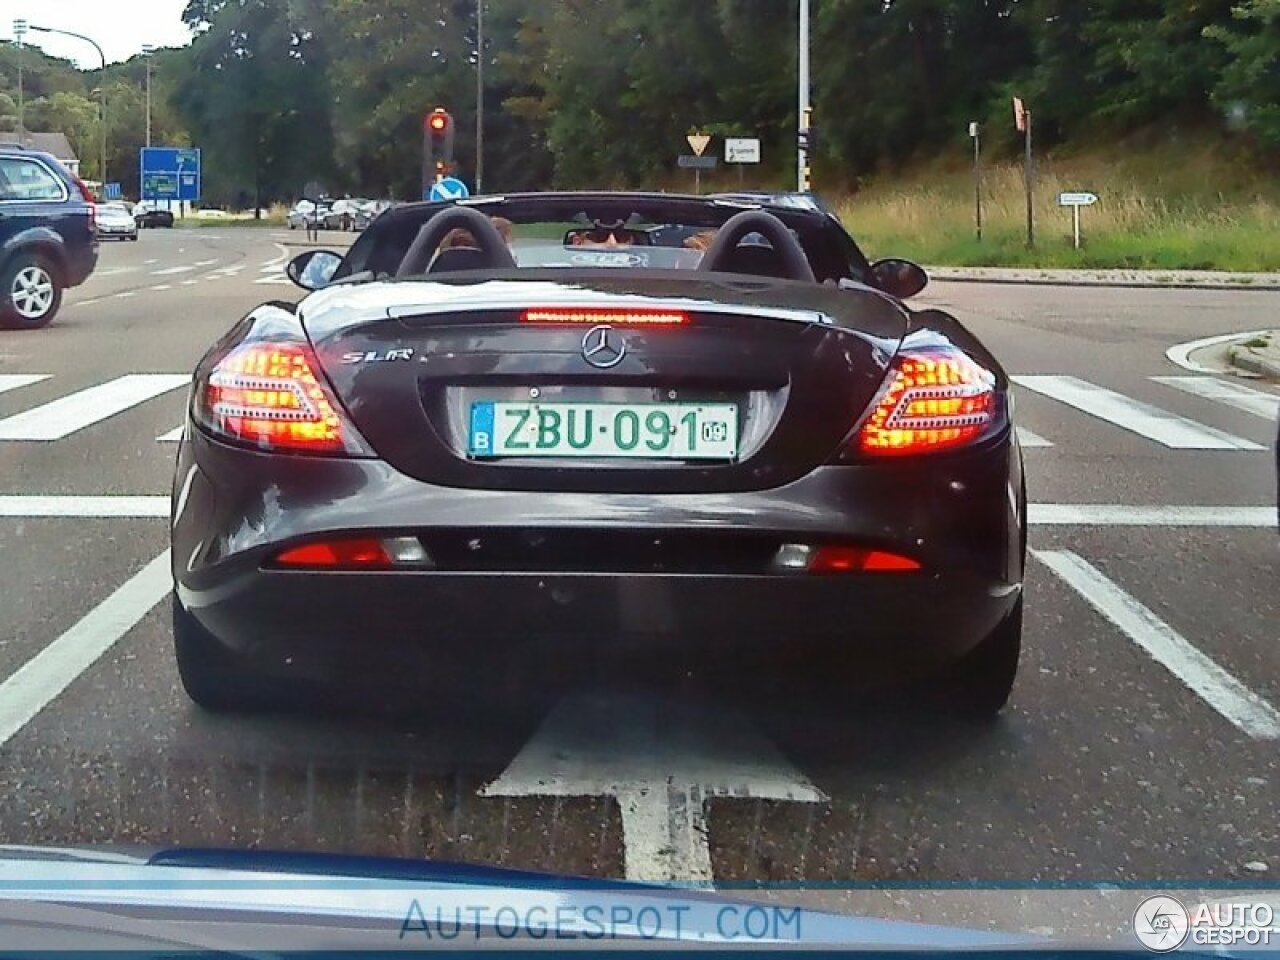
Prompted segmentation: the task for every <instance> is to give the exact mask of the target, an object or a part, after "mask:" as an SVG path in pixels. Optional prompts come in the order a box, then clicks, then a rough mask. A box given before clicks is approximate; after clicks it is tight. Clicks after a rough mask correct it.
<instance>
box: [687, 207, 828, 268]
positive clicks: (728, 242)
mask: <svg viewBox="0 0 1280 960" xmlns="http://www.w3.org/2000/svg"><path fill="white" fill-rule="evenodd" d="M753 233H758V234H760V235H761V236H762V237H763V238H764V239H765V240H767V241H768V242H769V247H770V249H771V252H772V253H773V254H774V255H775V256H776V258H777V260H776V266H774V267H773V268H772V270H775V271H778V272H770V273H767V274H765V276H771V277H780V278H782V279H785V280H801V281H807V282H808V283H815V282H817V281H816V279H815V277H814V275H813V268H812V267H811V266H809V258H808V257H806V256H805V253H804V248H802V247H801V246H800V241H798V240H797V239H796V238H795V235H794V234H793V233H792V232H791V231H790V230H789V229H787V225H786V224H785V223H783V222H782V221H781V220H779V219H778V218H777V217H775V216H774V215H773V214H771V213H767V212H765V211H764V210H744V211H743V212H742V213H739V214H736V215H734V216H732V217H730V218H729V219H728V220H726V221H725V223H724V226H722V227H721V228H720V229H719V231H717V232H716V238H715V239H714V240H713V241H711V246H710V247H709V248H708V249H707V253H706V256H704V257H703V258H702V262H701V263H699V264H698V269H699V270H701V271H706V272H728V273H743V272H747V271H743V270H741V269H735V264H736V263H737V262H738V260H737V257H738V256H739V249H740V244H741V243H742V241H743V240H744V239H746V237H747V236H748V235H749V234H753ZM743 249H748V248H743ZM749 249H752V250H753V252H752V253H751V254H747V255H746V256H748V257H756V254H755V253H754V249H755V248H749ZM744 262H750V261H744ZM755 263H756V264H758V265H763V264H764V263H765V261H764V260H763V259H756V260H755Z"/></svg>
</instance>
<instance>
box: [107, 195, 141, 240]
mask: <svg viewBox="0 0 1280 960" xmlns="http://www.w3.org/2000/svg"><path fill="white" fill-rule="evenodd" d="M98 238H99V239H100V240H107V239H116V240H137V239H138V224H137V221H135V220H134V219H133V211H132V210H130V209H129V205H128V204H126V203H104V204H102V205H100V206H99V207H98Z"/></svg>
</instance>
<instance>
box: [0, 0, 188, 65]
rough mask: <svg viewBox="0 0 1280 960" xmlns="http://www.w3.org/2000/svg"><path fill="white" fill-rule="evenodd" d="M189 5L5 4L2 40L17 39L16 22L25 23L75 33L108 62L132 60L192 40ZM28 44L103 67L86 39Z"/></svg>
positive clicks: (33, 38)
mask: <svg viewBox="0 0 1280 960" xmlns="http://www.w3.org/2000/svg"><path fill="white" fill-rule="evenodd" d="M186 5H187V2H186V0H0V37H3V38H4V39H6V40H10V39H12V38H13V21H14V19H15V18H25V19H26V20H27V22H28V23H32V24H36V25H37V26H41V27H55V28H58V29H61V30H74V31H75V32H76V33H82V34H84V35H85V36H88V37H92V38H93V39H94V40H95V41H97V43H98V45H99V46H101V47H102V49H103V52H104V53H106V55H107V62H108V63H115V62H116V61H119V60H128V59H129V58H130V57H131V56H133V55H134V54H136V53H139V52H140V51H141V50H142V45H143V44H144V43H149V44H151V45H152V46H156V47H177V46H184V45H185V44H186V43H187V42H188V41H189V40H190V36H189V35H188V33H187V28H186V25H185V24H183V22H182V11H183V9H184V8H185V7H186ZM26 42H27V43H28V44H30V45H32V46H38V47H40V48H41V49H42V50H44V51H45V52H46V53H48V54H50V55H51V56H55V57H66V58H67V59H68V60H72V61H74V62H75V63H77V64H79V65H80V66H81V67H87V68H92V67H96V66H98V63H99V60H98V54H97V53H96V52H95V51H94V49H93V47H91V46H89V45H88V44H87V43H84V42H83V41H81V40H75V39H73V38H71V37H60V36H58V35H57V34H39V33H28V34H27V38H26Z"/></svg>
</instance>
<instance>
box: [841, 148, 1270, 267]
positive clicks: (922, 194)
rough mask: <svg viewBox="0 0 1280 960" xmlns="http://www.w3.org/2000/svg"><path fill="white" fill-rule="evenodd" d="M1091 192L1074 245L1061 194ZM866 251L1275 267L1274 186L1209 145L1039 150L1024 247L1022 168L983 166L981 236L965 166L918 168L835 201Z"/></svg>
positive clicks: (921, 256) (938, 260) (994, 261)
mask: <svg viewBox="0 0 1280 960" xmlns="http://www.w3.org/2000/svg"><path fill="white" fill-rule="evenodd" d="M1078 190H1088V191H1091V192H1093V193H1096V194H1097V195H1098V197H1099V202H1098V203H1097V204H1096V205H1094V206H1092V207H1086V208H1083V209H1082V211H1081V224H1082V234H1083V241H1084V242H1083V247H1082V248H1081V249H1079V250H1076V249H1074V248H1073V245H1072V236H1071V211H1070V209H1068V208H1061V207H1059V206H1058V204H1057V197H1058V194H1059V193H1060V192H1065V191H1078ZM837 206H838V207H839V209H840V212H841V216H842V218H843V219H844V222H845V223H846V225H848V226H849V228H850V230H851V231H852V232H853V234H854V235H855V236H856V237H857V238H858V241H859V243H860V244H861V245H862V246H863V248H864V249H865V250H867V251H868V253H869V254H870V255H872V256H875V257H881V256H890V255H893V256H904V257H908V258H910V259H913V260H917V261H919V262H921V263H926V264H931V265H940V266H942V265H946V266H972V267H980V266H1010V267H1068V268H1078V269H1146V270H1235V271H1275V270H1280V187H1277V186H1276V184H1275V182H1274V178H1272V179H1271V180H1268V179H1267V177H1266V176H1265V175H1264V174H1263V173H1261V172H1259V171H1255V172H1253V173H1250V172H1249V171H1248V170H1247V169H1242V165H1241V164H1240V163H1238V162H1236V161H1235V158H1229V157H1227V156H1225V155H1223V153H1222V152H1221V151H1220V150H1219V149H1217V148H1215V147H1212V146H1207V147H1203V148H1201V149H1200V150H1199V151H1196V150H1189V149H1185V148H1178V149H1176V150H1175V149H1172V148H1161V149H1156V150H1152V149H1147V150H1143V151H1133V152H1129V153H1127V154H1126V153H1125V152H1124V151H1122V150H1118V149H1117V150H1116V151H1114V153H1113V154H1103V153H1079V154H1075V155H1072V156H1065V157H1052V158H1046V159H1042V160H1041V161H1040V163H1039V170H1038V176H1037V189H1036V194H1035V204H1034V210H1035V219H1036V245H1035V248H1034V249H1028V247H1027V245H1026V199H1025V193H1024V190H1023V184H1022V171H1021V167H1020V166H1019V165H1003V166H998V167H994V168H991V169H988V170H987V171H986V172H985V175H984V180H983V215H984V230H983V239H982V241H981V242H979V241H978V240H977V238H976V236H975V230H974V189H973V178H972V173H971V171H966V170H964V169H940V168H938V167H936V166H935V167H934V168H933V169H924V170H919V171H917V172H915V173H914V174H911V175H909V176H905V177H896V178H891V179H890V178H884V179H880V180H877V181H875V182H873V183H872V184H870V185H869V186H868V187H866V188H864V189H863V190H861V191H860V192H858V193H857V194H855V195H854V196H851V197H845V198H841V199H839V200H838V202H837Z"/></svg>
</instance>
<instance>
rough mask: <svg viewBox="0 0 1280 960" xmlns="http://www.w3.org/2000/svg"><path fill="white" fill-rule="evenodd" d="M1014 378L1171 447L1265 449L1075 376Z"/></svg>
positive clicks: (1024, 385)
mask: <svg viewBox="0 0 1280 960" xmlns="http://www.w3.org/2000/svg"><path fill="white" fill-rule="evenodd" d="M1013 381H1014V383H1016V384H1018V385H1019V386H1020V387H1023V388H1025V389H1027V390H1034V391H1035V392H1036V393H1039V394H1043V395H1044V396H1046V397H1049V398H1051V399H1053V400H1057V401H1058V402H1060V403H1065V404H1066V405H1067V406H1069V407H1074V408H1075V409H1077V410H1080V411H1081V412H1083V413H1087V414H1089V415H1090V416H1094V417H1097V418H1098V419H1099V420H1105V421H1107V422H1108V423H1113V424H1115V425H1116V426H1117V427H1121V428H1123V429H1125V430H1129V431H1131V432H1133V433H1136V434H1138V435H1139V436H1143V437H1146V438H1147V439H1149V440H1154V441H1155V442H1156V443H1160V444H1163V445H1164V446H1166V447H1170V448H1171V449H1174V450H1263V449H1265V448H1264V447H1263V446H1262V445H1261V444H1257V443H1254V442H1253V441H1252V440H1244V439H1242V438H1240V437H1235V436H1232V435H1231V434H1229V433H1224V432H1223V431H1221V430H1215V429H1214V428H1213V427H1206V426H1204V425H1203V424H1200V423H1196V422H1195V421H1194V420H1188V419H1186V418H1185V417H1179V416H1177V415H1175V414H1172V413H1169V412H1167V411H1165V410H1161V409H1160V408H1159V407H1155V406H1152V405H1151V404H1149V403H1143V402H1142V401H1141V400H1134V399H1132V398H1131V397H1126V396H1125V395H1124V394H1122V393H1116V392H1115V391H1113V390H1108V389H1106V388H1105V387H1100V386H1098V385H1097V384H1093V383H1090V382H1089V381H1087V380H1081V379H1079V378H1077V377H1066V376H1015V377H1013Z"/></svg>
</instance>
